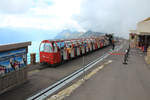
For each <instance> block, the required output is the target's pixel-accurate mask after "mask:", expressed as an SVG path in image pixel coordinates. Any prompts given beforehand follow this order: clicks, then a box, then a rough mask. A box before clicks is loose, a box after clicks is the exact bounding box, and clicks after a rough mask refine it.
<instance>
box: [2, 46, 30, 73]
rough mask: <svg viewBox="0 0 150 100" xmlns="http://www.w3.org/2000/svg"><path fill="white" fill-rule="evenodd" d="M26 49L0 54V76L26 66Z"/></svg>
mask: <svg viewBox="0 0 150 100" xmlns="http://www.w3.org/2000/svg"><path fill="white" fill-rule="evenodd" d="M26 53H27V50H26V48H23V49H18V50H12V51H7V52H1V53H0V76H1V75H5V74H7V73H9V72H12V71H15V70H19V69H20V68H23V67H25V66H26V62H27V59H26Z"/></svg>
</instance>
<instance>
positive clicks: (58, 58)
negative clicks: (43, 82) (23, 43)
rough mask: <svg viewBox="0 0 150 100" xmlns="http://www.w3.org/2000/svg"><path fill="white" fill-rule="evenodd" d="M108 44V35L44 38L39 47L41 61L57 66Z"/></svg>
mask: <svg viewBox="0 0 150 100" xmlns="http://www.w3.org/2000/svg"><path fill="white" fill-rule="evenodd" d="M108 45H109V39H108V37H107V36H100V37H92V38H80V39H66V40H43V41H42V42H41V44H40V48H39V54H40V63H41V64H43V63H46V64H49V65H51V66H55V65H57V64H60V63H62V62H65V61H68V60H70V59H73V58H76V57H78V56H82V55H85V54H87V53H90V52H92V51H95V50H98V49H100V48H103V47H105V46H108Z"/></svg>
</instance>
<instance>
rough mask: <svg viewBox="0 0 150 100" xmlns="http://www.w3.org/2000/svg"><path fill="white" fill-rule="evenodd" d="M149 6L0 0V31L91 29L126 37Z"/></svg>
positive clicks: (136, 1) (123, 0)
mask: <svg viewBox="0 0 150 100" xmlns="http://www.w3.org/2000/svg"><path fill="white" fill-rule="evenodd" d="M149 4H150V0H108V1H106V0H0V29H3V28H5V29H14V30H20V29H24V30H26V29H30V30H31V29H34V30H45V31H51V32H52V31H55V32H56V31H58V32H59V31H61V30H63V29H75V30H78V31H86V30H93V31H100V32H114V33H115V34H116V35H119V36H126V37H127V36H128V30H130V29H135V28H136V23H137V22H138V21H141V20H143V19H145V18H147V17H149V16H150V6H149ZM0 34H1V36H2V35H3V34H4V33H0ZM13 34H15V33H13ZM20 34H22V33H20ZM33 34H34V33H33ZM50 34H51V33H50ZM37 35H38V33H37ZM43 35H44V33H43Z"/></svg>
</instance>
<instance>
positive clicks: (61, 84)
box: [26, 45, 123, 100]
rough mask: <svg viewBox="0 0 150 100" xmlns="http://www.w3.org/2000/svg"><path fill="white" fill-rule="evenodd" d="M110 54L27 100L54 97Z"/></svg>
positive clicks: (116, 49) (117, 49) (117, 48)
mask: <svg viewBox="0 0 150 100" xmlns="http://www.w3.org/2000/svg"><path fill="white" fill-rule="evenodd" d="M122 47H123V45H121V46H116V48H115V50H114V51H119V50H120V49H121V48H122ZM110 52H112V51H111V50H109V51H108V52H107V53H105V54H103V55H102V56H101V57H99V58H97V59H96V60H94V61H92V62H90V63H89V64H87V65H86V66H84V67H82V68H81V69H79V70H77V71H75V72H73V73H72V74H70V75H68V76H67V77H65V78H63V79H61V80H60V81H58V82H56V83H54V84H53V85H51V86H49V87H48V88H46V89H44V90H42V91H41V92H39V93H37V94H35V95H33V96H31V97H29V98H27V99H26V100H43V99H46V98H47V97H48V96H50V95H52V94H53V93H55V92H56V91H58V90H59V89H61V88H62V87H64V86H65V85H67V84H68V83H70V82H71V81H73V80H74V79H76V78H77V77H79V76H81V75H82V74H83V73H85V72H86V71H88V70H89V69H91V68H92V67H94V65H96V64H97V63H99V62H101V61H102V60H103V59H105V58H107V57H108V56H109V55H110V54H109V53H110Z"/></svg>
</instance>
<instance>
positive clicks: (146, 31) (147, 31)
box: [137, 17, 150, 35]
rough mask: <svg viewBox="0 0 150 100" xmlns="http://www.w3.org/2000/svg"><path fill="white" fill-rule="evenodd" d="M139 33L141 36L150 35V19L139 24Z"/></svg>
mask: <svg viewBox="0 0 150 100" xmlns="http://www.w3.org/2000/svg"><path fill="white" fill-rule="evenodd" d="M137 33H138V34H139V35H150V17H148V18H146V19H145V20H143V21H140V22H139V23H138V24H137Z"/></svg>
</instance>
